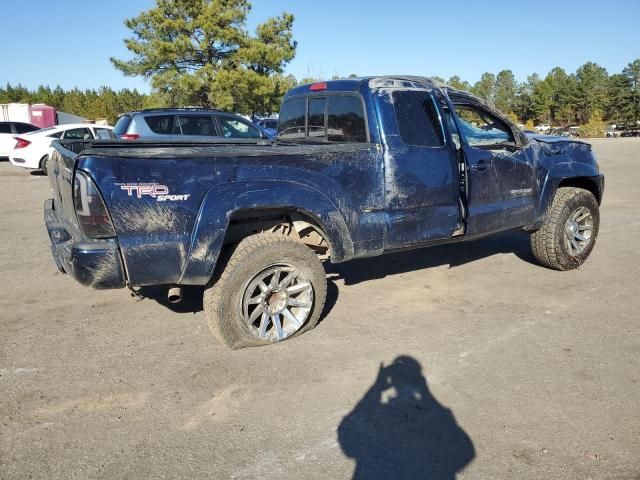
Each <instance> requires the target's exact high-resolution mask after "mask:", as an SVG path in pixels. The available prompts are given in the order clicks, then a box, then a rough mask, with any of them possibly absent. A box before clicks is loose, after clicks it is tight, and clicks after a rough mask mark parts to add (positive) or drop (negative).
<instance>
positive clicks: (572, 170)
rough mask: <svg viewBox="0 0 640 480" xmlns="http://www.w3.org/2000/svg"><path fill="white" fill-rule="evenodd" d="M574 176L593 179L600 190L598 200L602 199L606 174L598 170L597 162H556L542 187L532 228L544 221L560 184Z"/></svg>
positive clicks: (537, 226) (548, 172)
mask: <svg viewBox="0 0 640 480" xmlns="http://www.w3.org/2000/svg"><path fill="white" fill-rule="evenodd" d="M572 178H576V179H577V178H582V179H587V180H589V181H592V182H593V183H594V184H595V185H596V188H597V191H598V202H600V201H601V199H602V193H603V192H602V190H603V189H604V176H603V175H602V174H601V173H600V172H599V171H598V168H597V166H596V164H595V162H593V163H591V164H590V163H584V162H577V161H568V162H562V163H555V164H553V165H552V166H551V168H550V169H549V170H548V171H547V174H546V176H545V178H544V180H543V185H542V188H541V189H540V198H539V201H538V208H537V214H536V221H535V222H534V224H533V225H532V229H536V228H539V227H540V225H541V224H542V222H543V221H544V219H545V217H546V215H547V211H548V209H549V208H550V207H551V203H552V202H553V198H554V197H555V194H556V190H557V189H558V187H559V186H560V184H561V183H562V182H563V181H564V180H569V179H572Z"/></svg>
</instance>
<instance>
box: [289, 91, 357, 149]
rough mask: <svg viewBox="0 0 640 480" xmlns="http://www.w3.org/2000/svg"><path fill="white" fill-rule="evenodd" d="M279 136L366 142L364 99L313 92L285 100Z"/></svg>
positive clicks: (294, 138) (295, 138) (347, 95)
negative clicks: (315, 93) (313, 93)
mask: <svg viewBox="0 0 640 480" xmlns="http://www.w3.org/2000/svg"><path fill="white" fill-rule="evenodd" d="M278 137H279V138H280V139H283V140H309V141H315V142H317V141H321V142H330V143H366V142H368V137H367V126H366V119H365V114H364V105H363V102H362V99H361V98H360V97H359V96H357V95H353V94H330V95H315V96H313V95H309V96H301V97H294V98H290V99H287V100H285V102H284V103H283V104H282V107H281V109H280V117H279V121H278Z"/></svg>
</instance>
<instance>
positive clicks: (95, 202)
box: [73, 171, 116, 238]
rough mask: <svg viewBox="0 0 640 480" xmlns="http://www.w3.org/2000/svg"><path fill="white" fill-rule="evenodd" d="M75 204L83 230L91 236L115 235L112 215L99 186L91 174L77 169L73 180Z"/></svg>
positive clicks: (77, 216) (79, 223)
mask: <svg viewBox="0 0 640 480" xmlns="http://www.w3.org/2000/svg"><path fill="white" fill-rule="evenodd" d="M73 205H74V207H75V210H76V218H77V219H78V225H79V226H80V229H81V230H82V232H83V233H84V234H85V235H86V236H87V237H89V238H105V237H115V236H116V231H115V229H114V228H113V223H112V222H111V217H110V216H109V212H108V210H107V207H106V205H105V204H104V201H103V200H102V196H101V195H100V192H99V191H98V188H97V187H96V185H95V184H94V183H93V181H92V180H91V178H90V177H89V175H87V174H86V173H84V172H81V171H76V175H75V179H74V180H73Z"/></svg>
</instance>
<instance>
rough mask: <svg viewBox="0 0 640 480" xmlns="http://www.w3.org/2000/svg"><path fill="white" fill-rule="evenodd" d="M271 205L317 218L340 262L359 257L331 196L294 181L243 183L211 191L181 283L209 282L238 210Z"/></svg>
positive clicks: (193, 239) (198, 219)
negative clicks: (230, 223)
mask: <svg viewBox="0 0 640 480" xmlns="http://www.w3.org/2000/svg"><path fill="white" fill-rule="evenodd" d="M266 208H289V209H295V210H298V211H300V212H303V213H306V214H307V215H309V216H311V217H313V218H314V219H315V220H316V221H317V222H318V224H319V226H320V227H321V228H322V230H323V231H324V233H325V234H326V235H327V237H328V240H329V243H330V245H331V261H332V262H334V263H337V262H342V261H346V260H349V259H351V258H353V256H354V253H353V242H352V239H351V234H350V232H349V229H348V227H347V224H346V222H345V219H344V217H343V216H342V214H341V213H340V212H339V211H338V209H337V208H336V206H335V205H334V203H333V202H332V201H331V200H330V199H329V198H328V197H327V196H326V195H324V194H323V193H321V192H320V191H318V190H316V189H314V188H312V187H309V186H307V185H303V184H301V183H298V182H295V181H290V180H257V181H238V182H232V183H226V184H224V185H218V186H215V187H212V188H211V189H209V190H208V191H207V193H206V195H205V197H204V199H203V201H202V204H201V206H200V211H199V212H198V216H197V218H196V224H195V227H194V229H193V234H192V236H191V246H190V249H189V253H188V255H187V261H186V262H185V266H184V269H183V271H182V275H181V278H180V281H179V282H178V283H180V284H183V285H206V284H207V283H208V282H209V281H210V280H211V277H212V276H213V273H214V271H215V267H216V264H217V261H218V257H219V255H220V250H221V249H222V243H223V241H224V237H225V234H226V231H227V228H228V226H229V220H230V218H231V217H232V215H233V213H234V212H237V211H239V210H248V209H266Z"/></svg>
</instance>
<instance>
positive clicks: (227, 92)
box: [111, 0, 296, 114]
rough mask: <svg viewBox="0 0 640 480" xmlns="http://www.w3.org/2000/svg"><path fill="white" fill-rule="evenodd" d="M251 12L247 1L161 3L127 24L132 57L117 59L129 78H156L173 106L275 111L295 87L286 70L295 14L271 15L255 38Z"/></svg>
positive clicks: (169, 0) (179, 0)
mask: <svg viewBox="0 0 640 480" xmlns="http://www.w3.org/2000/svg"><path fill="white" fill-rule="evenodd" d="M250 9H251V4H250V3H249V1H248V0H157V2H156V6H155V7H154V8H151V9H149V10H147V11H144V12H142V13H141V14H140V15H138V16H137V17H134V18H130V19H127V20H126V21H125V25H126V26H127V27H128V28H129V29H130V30H131V31H132V33H133V38H128V39H126V40H125V45H126V46H127V48H128V49H129V50H130V51H131V52H132V53H133V58H132V59H130V60H119V59H116V58H112V59H111V61H112V62H113V64H114V66H115V67H116V68H117V69H119V70H121V71H122V72H124V74H125V75H137V76H143V77H145V78H147V79H149V80H150V82H151V86H152V87H153V88H154V90H156V91H157V92H159V93H161V94H162V95H163V97H164V99H165V100H166V101H167V102H168V103H169V104H170V105H172V106H176V105H202V106H207V107H217V108H221V109H227V110H233V111H237V112H240V113H245V114H255V113H270V112H273V111H276V110H277V109H278V107H279V103H280V99H281V97H282V95H283V94H284V93H285V90H284V89H285V88H286V87H287V85H288V82H287V81H286V80H284V79H283V78H282V73H283V71H284V66H285V65H286V64H287V63H288V62H289V61H291V60H292V59H293V57H294V55H295V51H296V42H295V41H293V37H292V32H291V28H292V26H293V15H291V14H289V13H283V14H282V15H280V16H277V17H273V18H270V19H268V20H267V21H266V22H264V23H262V24H260V25H258V26H257V27H256V31H255V34H253V35H252V34H250V33H249V32H247V31H246V29H245V25H246V20H247V14H248V13H249V10H250Z"/></svg>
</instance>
